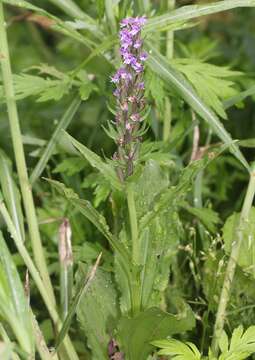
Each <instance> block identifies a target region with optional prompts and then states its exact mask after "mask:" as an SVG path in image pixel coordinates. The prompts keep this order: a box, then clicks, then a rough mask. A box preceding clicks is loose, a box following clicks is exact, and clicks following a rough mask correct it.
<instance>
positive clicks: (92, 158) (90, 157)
mask: <svg viewBox="0 0 255 360" xmlns="http://www.w3.org/2000/svg"><path fill="white" fill-rule="evenodd" d="M65 135H66V137H67V139H68V140H69V141H70V142H71V143H72V144H73V146H74V147H75V148H76V149H77V150H79V152H80V153H81V154H82V155H83V156H84V157H85V159H86V160H87V161H88V162H89V163H90V165H91V166H93V167H94V168H96V169H97V170H98V171H99V172H100V173H101V175H102V176H103V177H104V178H105V179H106V180H107V181H109V183H110V184H111V185H112V187H113V188H114V189H116V190H119V191H121V190H122V189H123V185H122V184H121V182H120V180H119V179H118V177H117V175H116V172H115V170H114V168H113V167H112V166H111V165H110V164H107V163H106V162H104V161H103V160H102V159H101V158H100V156H98V155H97V154H96V153H94V152H93V151H91V150H90V149H88V148H87V147H86V146H85V145H83V144H81V143H79V141H77V140H75V139H74V138H73V137H72V136H71V135H69V134H67V133H65Z"/></svg>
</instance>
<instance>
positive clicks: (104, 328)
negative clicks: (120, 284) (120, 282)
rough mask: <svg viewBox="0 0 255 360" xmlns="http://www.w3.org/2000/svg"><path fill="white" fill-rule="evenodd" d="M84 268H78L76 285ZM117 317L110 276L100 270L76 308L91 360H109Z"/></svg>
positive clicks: (113, 288)
mask: <svg viewBox="0 0 255 360" xmlns="http://www.w3.org/2000/svg"><path fill="white" fill-rule="evenodd" d="M83 268H85V269H83ZM87 268H88V267H87V266H84V265H80V268H79V270H78V272H77V274H76V278H77V279H78V280H77V281H79V279H80V278H81V277H82V274H83V272H84V270H85V272H86V269H87ZM118 316H119V308H118V301H117V292H116V289H115V286H114V283H113V280H112V278H111V274H110V273H107V272H106V271H104V270H102V269H101V268H99V269H98V270H97V273H96V276H95V278H94V280H93V283H92V284H91V286H90V289H89V291H88V292H87V295H86V296H84V297H82V298H81V300H80V303H79V306H78V308H77V317H78V321H79V322H80V324H81V327H82V329H83V330H84V333H85V335H86V337H87V339H88V346H89V347H90V349H91V351H92V354H93V359H94V360H103V359H105V360H107V359H109V355H108V351H107V350H108V344H109V342H110V339H111V337H112V336H113V334H114V329H115V325H116V319H117V317H118Z"/></svg>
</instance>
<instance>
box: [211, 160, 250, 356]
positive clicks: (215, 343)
mask: <svg viewBox="0 0 255 360" xmlns="http://www.w3.org/2000/svg"><path fill="white" fill-rule="evenodd" d="M254 195H255V166H254V165H253V167H252V171H251V174H250V181H249V185H248V188H247V192H246V195H245V199H244V204H243V207H242V211H241V215H240V220H239V223H238V226H237V228H236V231H235V239H234V241H233V242H232V250H231V254H230V257H229V261H228V265H227V269H226V273H225V278H224V283H223V286H222V290H221V295H220V301H219V306H218V310H217V315H216V321H215V325H214V334H213V340H212V350H213V352H214V354H215V356H217V353H218V348H219V340H220V338H221V336H222V331H223V327H224V322H225V315H226V309H227V304H228V301H229V297H230V292H231V286H232V282H233V278H234V275H235V270H236V264H237V261H238V257H239V252H240V248H241V245H242V241H243V231H244V226H245V223H247V222H248V221H249V214H250V209H251V207H252V202H253V199H254Z"/></svg>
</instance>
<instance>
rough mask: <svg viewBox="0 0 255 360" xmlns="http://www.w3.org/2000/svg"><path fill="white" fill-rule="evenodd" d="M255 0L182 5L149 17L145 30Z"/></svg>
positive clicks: (159, 28)
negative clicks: (166, 12) (165, 12)
mask: <svg viewBox="0 0 255 360" xmlns="http://www.w3.org/2000/svg"><path fill="white" fill-rule="evenodd" d="M253 6H255V0H224V1H218V2H214V3H209V4H203V5H188V6H182V7H180V8H179V9H176V10H174V11H171V12H169V13H168V14H164V15H161V16H155V17H154V18H152V19H149V20H148V22H147V24H146V25H145V27H144V31H145V32H151V31H162V30H165V29H168V27H169V26H170V25H172V24H174V23H181V22H186V21H189V20H191V19H194V18H198V17H200V16H204V15H209V14H214V13H217V12H221V11H226V10H231V9H235V8H238V7H253Z"/></svg>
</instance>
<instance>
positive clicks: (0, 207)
mask: <svg viewBox="0 0 255 360" xmlns="http://www.w3.org/2000/svg"><path fill="white" fill-rule="evenodd" d="M0 213H1V214H2V216H3V219H4V221H5V223H6V225H7V227H8V230H9V232H10V234H11V236H12V238H13V240H14V242H15V245H16V247H17V249H18V251H19V253H20V255H21V257H22V259H23V261H24V263H25V265H26V267H27V268H28V270H29V272H30V274H31V276H32V278H33V280H34V282H35V284H36V286H37V288H38V290H39V292H40V294H41V296H42V298H43V300H44V303H45V305H46V307H47V309H48V311H49V314H50V316H51V318H52V321H53V323H54V325H55V326H56V328H57V329H58V331H60V329H61V328H62V323H61V321H60V319H59V316H58V313H57V310H56V308H55V305H54V303H53V302H52V299H51V297H50V296H49V293H48V289H47V288H46V287H45V284H44V283H43V281H42V278H41V276H40V274H39V272H38V271H37V269H36V267H35V265H34V263H33V260H32V259H31V257H30V255H29V253H28V252H27V249H26V247H25V246H24V244H23V241H22V239H21V237H20V236H19V233H17V231H16V228H15V226H14V224H13V222H12V219H11V217H10V215H9V213H8V210H7V209H6V206H5V204H4V202H3V201H2V200H1V199H0ZM63 345H64V348H65V351H66V353H67V354H68V359H70V360H78V357H77V354H76V352H75V349H74V348H73V344H72V342H71V341H70V339H69V338H68V337H66V338H65V339H64V340H63Z"/></svg>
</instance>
